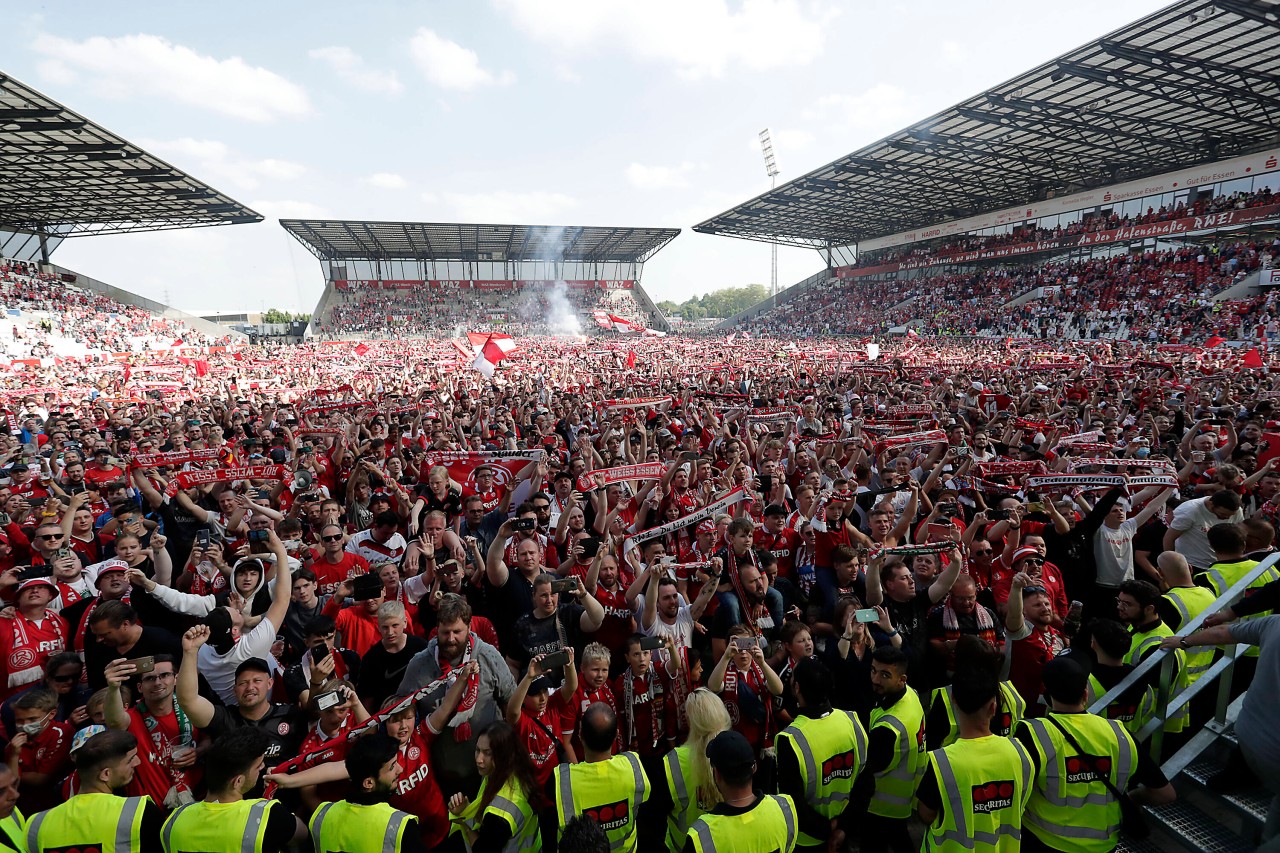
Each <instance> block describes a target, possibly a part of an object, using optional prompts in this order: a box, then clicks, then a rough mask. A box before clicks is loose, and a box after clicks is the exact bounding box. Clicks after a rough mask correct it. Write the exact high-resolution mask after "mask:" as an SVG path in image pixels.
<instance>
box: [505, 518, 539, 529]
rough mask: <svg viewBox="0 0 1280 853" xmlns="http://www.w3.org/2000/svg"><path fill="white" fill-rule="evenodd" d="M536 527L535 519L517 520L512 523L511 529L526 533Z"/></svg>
mask: <svg viewBox="0 0 1280 853" xmlns="http://www.w3.org/2000/svg"><path fill="white" fill-rule="evenodd" d="M537 526H538V520H537V519H536V518H517V519H516V520H515V521H514V522H512V524H511V529H512V530H519V531H528V530H533V528H535V527H537Z"/></svg>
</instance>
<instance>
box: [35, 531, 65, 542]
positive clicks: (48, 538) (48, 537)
mask: <svg viewBox="0 0 1280 853" xmlns="http://www.w3.org/2000/svg"><path fill="white" fill-rule="evenodd" d="M40 538H41V539H43V540H44V541H45V542H53V541H56V540H58V539H61V538H62V534H61V533H41V534H40Z"/></svg>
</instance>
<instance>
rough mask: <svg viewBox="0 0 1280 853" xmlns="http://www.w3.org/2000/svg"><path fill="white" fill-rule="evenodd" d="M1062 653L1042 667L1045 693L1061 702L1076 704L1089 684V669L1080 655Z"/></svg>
mask: <svg viewBox="0 0 1280 853" xmlns="http://www.w3.org/2000/svg"><path fill="white" fill-rule="evenodd" d="M1069 651H1070V650H1068V652H1064V653H1063V654H1060V655H1058V656H1057V657H1055V658H1054V659H1053V660H1051V661H1049V662H1048V663H1047V664H1045V666H1044V671H1043V679H1044V690H1045V693H1047V694H1049V697H1050V698H1052V699H1058V700H1060V701H1063V702H1078V701H1080V699H1081V698H1082V697H1083V696H1084V693H1085V687H1086V686H1087V685H1088V683H1089V669H1088V667H1087V666H1086V665H1085V663H1084V661H1083V660H1082V658H1083V656H1082V655H1075V654H1070V653H1069Z"/></svg>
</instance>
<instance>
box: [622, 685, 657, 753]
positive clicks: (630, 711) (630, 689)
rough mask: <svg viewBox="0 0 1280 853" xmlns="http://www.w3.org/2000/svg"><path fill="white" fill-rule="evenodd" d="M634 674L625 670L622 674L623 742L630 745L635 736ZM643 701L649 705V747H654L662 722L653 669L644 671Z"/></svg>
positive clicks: (627, 745) (633, 741)
mask: <svg viewBox="0 0 1280 853" xmlns="http://www.w3.org/2000/svg"><path fill="white" fill-rule="evenodd" d="M636 677H637V676H636V675H635V674H634V673H633V672H631V670H627V671H626V672H624V673H623V674H622V713H623V715H625V716H626V719H627V739H626V743H625V744H624V745H625V746H626V747H628V748H629V747H630V746H631V744H633V743H635V737H636ZM644 679H645V691H644V696H645V700H644V701H645V702H647V703H648V705H649V723H650V724H649V728H650V730H651V731H650V735H651V736H652V738H653V740H652V741H651V743H650V746H651V747H656V746H657V745H658V741H659V740H661V739H662V723H661V720H660V719H659V718H660V717H661V716H662V709H661V708H659V707H658V703H657V701H656V696H657V694H658V684H657V678H656V677H655V676H654V673H653V670H652V669H651V670H649V672H647V673H645V676H644Z"/></svg>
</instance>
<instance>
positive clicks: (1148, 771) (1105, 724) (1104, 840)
mask: <svg viewBox="0 0 1280 853" xmlns="http://www.w3.org/2000/svg"><path fill="white" fill-rule="evenodd" d="M1043 678H1044V690H1045V694H1046V695H1047V696H1048V697H1049V701H1050V703H1051V707H1052V710H1051V711H1050V712H1049V714H1047V715H1046V716H1045V717H1043V718H1040V719H1024V720H1022V721H1021V722H1020V723H1019V724H1018V728H1017V730H1016V735H1015V736H1016V737H1017V739H1018V740H1019V741H1020V742H1021V743H1022V745H1023V746H1024V747H1026V750H1027V753H1028V754H1029V755H1030V757H1031V763H1032V765H1033V772H1032V778H1033V783H1032V792H1031V800H1030V801H1029V802H1028V803H1027V809H1026V811H1025V812H1024V813H1023V817H1022V823H1023V830H1024V831H1023V833H1022V849H1023V850H1024V851H1044V850H1050V851H1053V850H1061V849H1062V848H1061V847H1060V846H1058V845H1059V844H1061V840H1060V839H1063V838H1073V839H1077V840H1081V841H1089V842H1093V843H1094V844H1096V845H1098V846H1097V848H1096V849H1100V850H1110V849H1114V848H1115V846H1116V845H1117V844H1118V843H1119V828H1120V821H1121V813H1120V801H1119V800H1118V799H1117V798H1116V796H1115V794H1113V793H1112V790H1113V789H1118V790H1121V791H1124V790H1128V789H1131V788H1132V789H1134V790H1133V791H1132V793H1131V796H1132V798H1133V800H1134V801H1135V802H1138V803H1141V804H1143V805H1148V806H1158V805H1163V804H1165V803H1171V802H1173V800H1174V799H1176V797H1177V794H1175V793H1174V790H1173V786H1172V785H1171V784H1169V780H1168V779H1166V778H1165V776H1164V774H1163V773H1161V772H1160V767H1159V765H1157V764H1156V763H1154V762H1152V761H1150V760H1147V759H1144V757H1143V754H1142V750H1139V749H1138V747H1137V745H1136V744H1135V743H1134V740H1133V737H1132V736H1131V735H1130V734H1129V732H1128V731H1126V730H1125V728H1124V726H1123V725H1121V723H1120V722H1119V721H1117V720H1108V719H1105V718H1103V717H1099V716H1095V715H1093V714H1090V713H1088V711H1087V704H1086V703H1087V699H1086V698H1085V692H1086V690H1087V688H1088V684H1089V670H1088V665H1087V663H1086V662H1085V658H1084V656H1083V655H1081V654H1073V653H1071V652H1066V653H1064V654H1060V655H1058V656H1057V657H1055V658H1054V659H1053V660H1051V661H1049V662H1048V663H1047V664H1045V667H1044V675H1043ZM1060 757H1062V758H1061V759H1060ZM1064 761H1065V767H1066V768H1067V774H1066V776H1065V778H1063V777H1061V776H1060V775H1059V773H1060V771H1059V768H1060V767H1062V766H1064V764H1063V763H1062V762H1064ZM1104 779H1105V780H1107V782H1109V783H1110V785H1107V784H1105V783H1104V782H1103V780H1104ZM1071 849H1079V848H1078V847H1073V848H1071Z"/></svg>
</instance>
